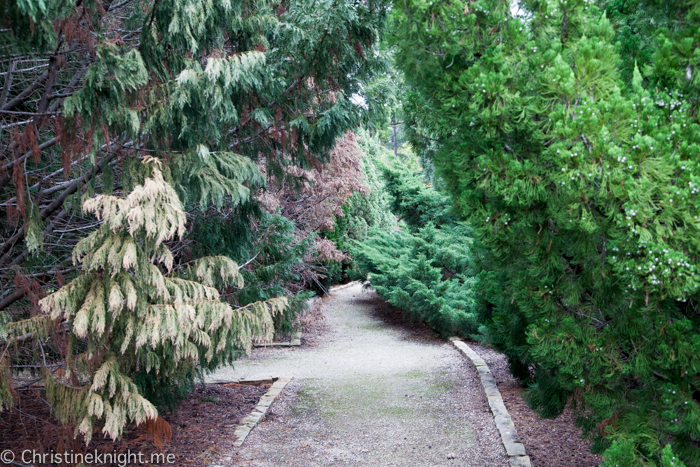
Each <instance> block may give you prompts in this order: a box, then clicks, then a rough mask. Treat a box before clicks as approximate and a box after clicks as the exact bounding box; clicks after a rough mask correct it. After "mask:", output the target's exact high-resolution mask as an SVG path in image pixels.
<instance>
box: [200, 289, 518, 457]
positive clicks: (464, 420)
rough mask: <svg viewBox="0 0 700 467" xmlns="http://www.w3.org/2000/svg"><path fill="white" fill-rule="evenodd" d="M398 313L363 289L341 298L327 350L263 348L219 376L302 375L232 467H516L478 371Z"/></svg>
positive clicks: (335, 299) (331, 318) (333, 311)
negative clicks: (404, 322)
mask: <svg viewBox="0 0 700 467" xmlns="http://www.w3.org/2000/svg"><path fill="white" fill-rule="evenodd" d="M391 313H392V312H391V309H390V307H388V306H387V305H386V304H385V303H384V302H383V301H382V300H381V299H380V298H379V297H378V296H377V295H376V293H374V292H371V291H366V290H362V288H361V286H360V285H359V284H358V285H353V286H351V287H348V288H345V289H342V290H337V291H335V292H333V293H332V295H331V296H330V297H327V298H326V299H324V314H325V316H326V320H327V325H328V330H327V331H326V332H325V334H324V338H323V342H321V343H320V344H319V345H316V346H314V347H311V348H308V347H304V346H302V347H300V348H281V349H256V350H254V352H253V355H252V356H251V358H249V359H246V360H242V361H239V362H237V363H236V365H235V368H233V369H231V368H227V369H221V370H219V371H217V372H216V373H215V374H213V375H211V377H210V378H209V379H210V380H224V379H238V378H258V377H269V376H285V375H291V376H294V380H293V381H292V382H291V383H290V384H289V385H288V386H287V388H286V389H285V391H284V393H283V395H282V396H281V397H280V398H278V400H277V401H276V402H275V405H274V406H273V407H272V409H271V411H270V412H268V415H267V417H266V419H265V420H264V421H262V422H261V423H260V424H258V426H257V427H256V428H255V429H254V430H253V432H252V433H251V434H250V435H249V436H248V438H247V439H246V442H245V444H244V445H243V447H242V448H241V450H240V451H238V452H236V453H233V455H232V456H231V457H230V458H228V457H227V458H226V459H227V460H228V463H229V465H236V466H250V467H253V466H256V467H257V466H260V467H262V466H270V467H272V466H274V467H277V466H283V465H293V466H304V467H307V466H309V467H310V466H331V465H332V466H335V465H338V466H354V465H368V466H406V467H420V466H443V465H444V466H486V467H501V466H504V467H505V466H507V465H508V460H507V457H506V453H505V450H504V449H503V445H502V444H501V442H500V438H499V436H498V432H497V431H496V428H495V425H494V422H493V418H492V416H491V413H490V411H489V408H488V404H487V402H486V398H485V396H484V394H483V392H482V390H481V385H480V383H479V378H478V375H477V373H476V371H475V370H474V368H473V367H471V366H470V364H469V363H468V362H467V361H466V359H465V358H464V357H463V356H461V355H460V354H459V353H458V352H457V351H456V350H455V349H454V347H452V346H451V345H450V344H449V343H447V342H445V341H444V340H441V339H437V338H435V337H434V335H433V334H432V333H430V332H429V331H427V330H426V329H425V328H421V327H419V329H421V331H419V332H416V331H415V327H407V326H404V325H402V324H400V322H398V321H397V320H396V319H392V317H393V316H391ZM397 323H398V324H397Z"/></svg>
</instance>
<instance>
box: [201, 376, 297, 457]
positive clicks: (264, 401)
mask: <svg viewBox="0 0 700 467" xmlns="http://www.w3.org/2000/svg"><path fill="white" fill-rule="evenodd" d="M292 378H293V376H280V377H278V378H276V377H272V378H262V379H247V378H246V379H235V380H230V381H215V382H212V383H211V384H229V383H233V384H250V385H260V384H270V383H272V386H270V389H268V390H267V392H266V393H265V394H263V396H262V397H261V398H260V400H259V401H258V404H257V405H256V406H255V408H254V409H253V411H252V412H251V413H250V414H249V415H248V416H246V417H243V419H242V420H241V423H240V424H239V425H238V426H237V427H236V429H235V430H234V432H233V435H234V436H235V437H236V441H234V443H233V446H234V447H236V448H240V447H241V446H242V445H243V442H244V441H245V439H246V438H247V437H248V435H249V434H250V432H251V431H252V430H253V428H255V426H256V425H257V424H258V422H260V421H261V420H262V419H263V418H264V417H265V415H266V414H267V411H268V410H270V407H272V404H273V402H275V399H277V397H278V396H279V395H280V394H282V390H283V389H284V388H285V386H287V384H289V382H290V381H291V380H292Z"/></svg>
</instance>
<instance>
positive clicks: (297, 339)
mask: <svg viewBox="0 0 700 467" xmlns="http://www.w3.org/2000/svg"><path fill="white" fill-rule="evenodd" d="M300 345H301V331H295V332H293V333H292V340H291V342H268V343H267V344H253V347H299V346H300Z"/></svg>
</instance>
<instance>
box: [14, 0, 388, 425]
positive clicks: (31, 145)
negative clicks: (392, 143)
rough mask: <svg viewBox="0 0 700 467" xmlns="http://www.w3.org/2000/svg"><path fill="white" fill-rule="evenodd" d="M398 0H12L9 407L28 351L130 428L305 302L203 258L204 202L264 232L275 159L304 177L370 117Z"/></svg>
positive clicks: (81, 416) (49, 379)
mask: <svg viewBox="0 0 700 467" xmlns="http://www.w3.org/2000/svg"><path fill="white" fill-rule="evenodd" d="M384 15H385V9H384V4H383V2H382V1H381V0H380V1H374V0H371V1H369V2H362V3H355V2H348V1H345V0H329V1H325V2H321V3H319V2H309V1H307V0H292V1H287V0H285V1H283V2H274V3H265V2H259V1H257V0H240V1H225V0H212V1H206V2H201V1H195V0H157V1H154V0H125V1H116V0H114V1H96V0H87V1H86V0H57V1H52V2H46V1H44V0H9V1H4V2H0V17H2V21H3V27H2V29H0V41H1V42H2V47H0V71H1V72H2V75H0V76H2V78H0V80H2V81H1V82H0V142H1V143H2V144H1V145H2V148H3V149H2V152H1V153H0V157H1V164H0V192H1V193H2V204H1V205H0V210H2V211H3V216H2V220H0V272H2V275H1V276H0V284H2V285H1V289H2V292H0V293H1V294H2V295H0V409H5V408H8V407H9V406H11V405H12V403H13V400H14V399H15V397H16V396H17V392H16V389H18V388H17V387H16V382H17V376H18V373H20V372H21V371H22V370H20V368H22V366H21V365H22V364H29V365H30V366H31V367H32V368H35V369H38V370H39V371H40V372H41V381H43V382H44V383H45V384H46V388H47V392H48V393H49V396H50V401H51V403H52V408H53V409H54V411H55V412H56V414H57V415H59V418H61V420H63V421H64V422H66V423H69V424H72V423H77V424H78V427H79V429H78V431H79V432H82V433H83V434H84V435H85V436H86V438H88V439H89V433H91V431H90V429H89V428H88V425H90V424H98V425H101V426H102V427H103V428H104V431H105V433H107V434H108V435H110V436H113V437H115V436H118V435H119V433H120V430H121V427H122V426H123V424H124V423H125V422H126V421H127V420H134V421H136V422H140V421H144V420H145V419H148V420H151V422H153V420H154V417H155V408H154V407H155V406H154V404H160V403H162V402H166V401H164V400H163V398H165V399H167V400H170V401H171V400H172V398H171V397H170V396H171V395H172V394H174V393H178V392H179V391H181V390H183V388H186V387H187V386H188V384H189V385H191V382H192V381H193V378H194V373H195V370H206V369H211V368H213V367H214V366H216V365H217V364H220V363H224V362H227V361H230V360H231V358H233V357H234V356H235V355H237V354H239V353H240V352H241V351H244V350H245V348H246V347H247V346H249V345H250V338H251V336H252V334H255V333H262V335H269V332H270V330H271V328H270V326H271V323H273V321H272V319H273V318H272V316H270V311H269V310H272V311H274V313H273V314H274V315H275V317H274V320H275V322H277V323H278V324H279V323H283V322H289V320H290V319H292V317H282V316H281V315H282V314H284V313H288V312H289V310H290V308H285V307H284V306H283V305H284V303H285V300H284V299H283V298H282V297H279V298H278V297H273V296H271V295H265V294H260V295H257V296H255V294H253V293H250V294H248V297H249V298H250V300H243V302H240V301H238V298H240V297H241V296H242V295H241V294H239V293H236V292H233V291H232V288H233V289H235V288H236V287H240V286H244V283H243V281H242V275H241V273H239V272H238V270H237V266H236V263H235V262H234V261H233V260H231V259H230V258H228V257H225V256H224V255H225V253H224V252H223V251H214V252H213V254H214V257H213V258H212V257H210V258H204V256H205V255H206V256H209V255H211V254H212V252H210V251H206V250H205V249H201V248H200V249H197V248H196V245H195V242H196V240H197V237H196V236H195V235H192V233H193V231H194V229H193V227H192V226H193V223H192V222H191V221H192V220H195V219H201V218H203V217H205V216H221V217H227V216H240V218H239V219H237V220H236V225H237V226H238V227H240V229H239V230H238V231H237V233H238V235H239V239H240V240H241V241H240V243H241V244H245V245H244V246H242V247H241V248H240V249H239V252H240V251H244V250H246V248H247V246H248V245H247V244H246V242H245V240H246V239H249V238H251V233H250V231H251V229H253V228H254V224H255V222H257V221H258V220H259V218H258V219H257V220H256V218H255V215H258V217H259V216H262V214H261V211H260V210H259V209H257V208H256V207H255V200H254V199H253V196H252V195H253V194H254V193H257V192H258V191H259V190H260V189H262V188H263V187H264V185H265V176H264V174H263V171H261V170H260V168H261V167H263V168H264V169H265V171H266V173H267V174H274V175H277V176H280V177H283V178H284V179H285V182H288V183H290V184H294V183H297V182H298V181H296V180H295V176H294V175H293V173H294V170H291V169H290V167H301V168H305V169H308V168H310V167H312V166H318V167H320V166H321V165H322V164H323V162H324V161H327V160H328V158H329V155H330V152H331V150H332V149H333V148H334V147H335V144H336V140H337V138H338V137H340V136H342V135H344V134H345V133H346V132H347V131H348V130H350V129H352V128H353V127H354V126H356V125H357V124H359V123H360V122H361V120H362V119H363V118H364V117H363V113H364V112H363V109H362V108H361V107H360V106H358V105H356V104H354V103H353V102H352V101H351V100H350V99H349V96H351V95H352V94H353V93H356V92H357V91H358V90H359V89H360V87H361V82H362V81H363V80H367V79H369V78H371V76H372V75H373V74H374V73H375V72H376V71H377V70H379V69H382V68H383V64H382V60H381V59H380V58H378V57H376V56H375V54H374V53H372V51H373V48H374V47H375V46H376V42H377V39H378V37H379V33H380V32H381V29H382V24H383V21H384ZM145 160H146V161H149V162H148V163H147V164H144V163H143V161H145ZM290 173H291V174H292V175H290ZM157 203H161V204H157ZM83 208H85V209H83ZM186 221H190V222H186ZM199 238H200V239H201V238H203V237H202V236H199ZM227 240H228V241H229V243H228V245H227V247H230V246H231V243H236V240H235V239H234V238H232V237H229V238H228V239H227ZM279 247H280V248H281V247H282V246H281V245H279ZM249 251H250V250H249ZM253 256H254V255H253ZM71 257H72V258H73V261H71ZM237 259H238V258H237ZM252 260H253V258H251V257H247V258H241V259H238V261H239V262H241V263H242V264H245V263H243V261H245V262H248V261H252ZM253 282H254V281H252V280H251V285H252V286H255V285H256V284H254V283H253ZM244 295H245V294H244ZM254 296H255V297H254ZM135 298H136V302H134V299H135ZM259 300H265V301H266V302H265V303H267V305H265V304H263V303H260V302H259ZM236 307H241V308H236ZM268 309H269V310H268ZM283 309H284V311H283ZM266 314H267V315H266ZM185 316H188V317H189V318H191V319H192V321H191V322H187V325H184V326H182V329H179V328H178V329H174V328H173V326H174V325H175V324H176V323H180V322H182V321H183V320H184V317H185ZM178 320H179V321H178ZM161 325H162V327H161ZM175 327H178V326H175ZM147 332H151V334H146V333H147ZM63 365H64V366H65V368H66V370H65V372H63V370H61V371H59V370H57V368H61V366H63ZM98 399H99V400H101V401H102V402H101V403H100V402H99V401H98ZM100 404H102V405H100Z"/></svg>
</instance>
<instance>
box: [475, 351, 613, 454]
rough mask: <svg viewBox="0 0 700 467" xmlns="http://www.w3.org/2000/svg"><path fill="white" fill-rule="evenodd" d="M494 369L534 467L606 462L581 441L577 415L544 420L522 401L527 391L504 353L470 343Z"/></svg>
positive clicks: (566, 411)
mask: <svg viewBox="0 0 700 467" xmlns="http://www.w3.org/2000/svg"><path fill="white" fill-rule="evenodd" d="M469 347H471V348H472V349H474V351H475V352H476V353H478V354H479V356H480V357H481V358H483V359H484V361H485V362H486V364H487V365H488V366H489V368H490V369H491V373H492V374H493V377H494V378H495V379H496V383H497V384H498V390H499V391H500V392H501V397H503V403H504V404H505V406H506V408H507V409H508V412H510V417H511V418H512V419H513V423H514V424H515V428H516V429H517V430H518V435H519V436H520V439H521V441H522V443H523V445H525V451H526V452H527V454H528V456H530V460H531V461H532V466H533V467H595V466H598V465H600V463H601V462H602V461H603V459H602V458H601V456H599V455H596V454H593V453H591V451H590V443H589V442H588V441H586V440H583V439H581V430H580V429H578V428H576V426H575V425H574V415H573V413H572V411H571V410H570V409H569V408H567V409H565V410H564V412H563V413H562V414H561V415H559V416H558V417H557V418H555V419H546V418H541V417H540V416H538V415H537V414H536V413H535V412H533V411H532V409H530V407H528V406H527V404H526V403H525V401H523V398H522V392H523V391H524V389H523V388H522V387H520V384H519V383H518V380H517V379H515V378H514V377H513V376H512V375H511V374H510V372H509V371H508V362H507V360H506V357H505V356H504V355H503V354H500V353H498V352H496V351H495V350H493V349H490V348H488V347H484V346H480V345H478V344H476V343H474V342H469Z"/></svg>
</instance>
